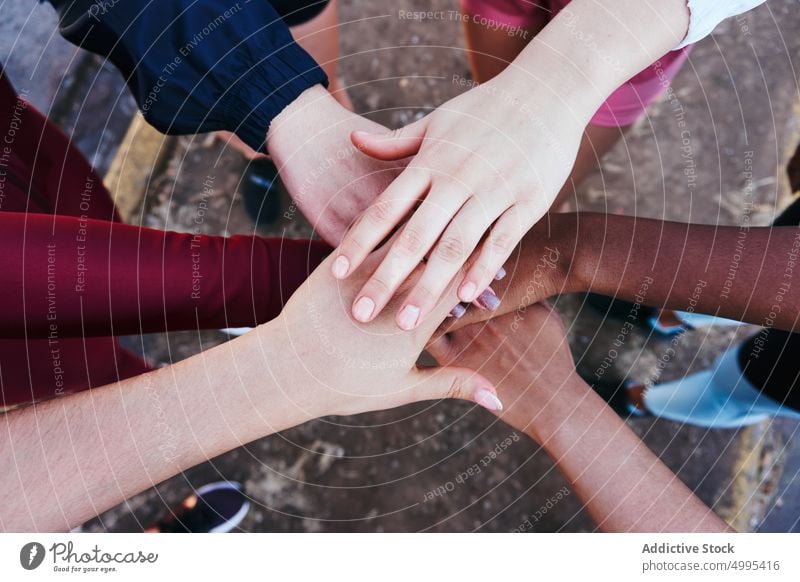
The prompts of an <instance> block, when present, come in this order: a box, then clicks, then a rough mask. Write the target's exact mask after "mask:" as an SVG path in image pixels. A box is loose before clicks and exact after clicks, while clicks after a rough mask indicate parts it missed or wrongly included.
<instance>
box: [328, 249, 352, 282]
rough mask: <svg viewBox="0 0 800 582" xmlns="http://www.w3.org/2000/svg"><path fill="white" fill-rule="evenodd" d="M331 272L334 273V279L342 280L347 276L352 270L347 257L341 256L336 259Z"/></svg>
mask: <svg viewBox="0 0 800 582" xmlns="http://www.w3.org/2000/svg"><path fill="white" fill-rule="evenodd" d="M331 270H332V271H333V276H334V277H336V278H337V279H341V278H343V277H344V276H345V275H347V271H349V270H350V261H348V260H347V257H345V256H344V255H339V256H338V257H336V260H335V261H333V267H332V268H331Z"/></svg>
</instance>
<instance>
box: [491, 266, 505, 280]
mask: <svg viewBox="0 0 800 582" xmlns="http://www.w3.org/2000/svg"><path fill="white" fill-rule="evenodd" d="M505 276H506V270H505V269H504V268H503V267H500V270H499V271H497V274H496V275H495V276H494V280H495V281H502V280H503V279H504V278H505Z"/></svg>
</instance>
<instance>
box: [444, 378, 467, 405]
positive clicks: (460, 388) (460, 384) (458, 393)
mask: <svg viewBox="0 0 800 582" xmlns="http://www.w3.org/2000/svg"><path fill="white" fill-rule="evenodd" d="M447 397H448V398H456V399H460V398H463V397H464V378H463V376H461V375H460V374H458V375H455V376H453V378H452V379H451V380H450V386H448V388H447Z"/></svg>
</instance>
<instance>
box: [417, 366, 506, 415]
mask: <svg viewBox="0 0 800 582" xmlns="http://www.w3.org/2000/svg"><path fill="white" fill-rule="evenodd" d="M415 375H416V377H415V378H414V400H415V401H420V400H439V399H442V398H459V399H461V400H470V401H472V402H474V403H475V404H479V405H480V406H483V407H484V408H486V409H487V410H489V411H491V412H495V413H497V412H500V411H501V410H503V403H502V402H500V399H499V398H498V397H497V390H496V389H495V387H494V385H493V384H492V383H491V382H490V381H489V380H488V379H486V378H485V377H484V376H483V375H481V374H478V373H477V372H475V371H474V370H470V369H469V368H457V367H445V368H426V369H424V370H419V369H418V370H417V371H416V372H415Z"/></svg>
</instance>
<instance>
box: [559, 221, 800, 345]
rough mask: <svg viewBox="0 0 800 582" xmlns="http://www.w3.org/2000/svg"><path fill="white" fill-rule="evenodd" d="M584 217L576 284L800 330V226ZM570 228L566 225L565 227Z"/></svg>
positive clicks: (647, 301) (572, 281)
mask: <svg viewBox="0 0 800 582" xmlns="http://www.w3.org/2000/svg"><path fill="white" fill-rule="evenodd" d="M557 220H561V221H570V220H573V221H576V223H575V225H574V226H573V227H567V228H568V229H569V228H572V229H574V230H573V231H572V232H576V233H577V234H576V235H575V239H574V240H571V241H567V242H565V243H564V244H565V246H567V247H571V246H574V248H575V249H576V251H575V257H574V259H573V261H572V269H571V274H570V276H569V278H570V281H569V282H568V284H567V286H568V287H569V288H571V289H572V290H580V291H592V292H595V293H601V294H604V295H610V296H617V297H621V298H623V299H627V300H629V301H632V302H640V303H645V304H649V305H658V306H664V307H668V308H670V309H676V310H693V311H696V312H700V313H709V314H719V315H721V316H724V317H729V318H731V319H738V320H742V321H746V322H749V323H753V324H756V325H766V326H774V327H776V328H778V329H784V330H788V331H791V330H795V329H797V328H798V317H800V281H796V280H793V279H800V228H795V227H758V228H750V229H742V228H739V227H736V226H727V227H717V226H706V225H696V224H683V223H676V222H662V221H657V220H649V219H641V218H636V217H630V216H613V215H599V214H578V215H571V217H570V216H568V215H564V218H558V219H557ZM562 232H563V231H562Z"/></svg>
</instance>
